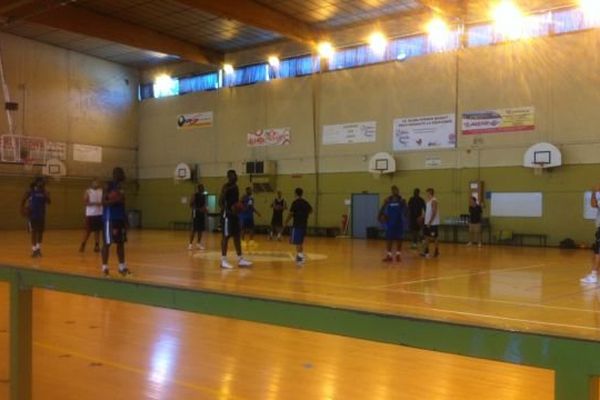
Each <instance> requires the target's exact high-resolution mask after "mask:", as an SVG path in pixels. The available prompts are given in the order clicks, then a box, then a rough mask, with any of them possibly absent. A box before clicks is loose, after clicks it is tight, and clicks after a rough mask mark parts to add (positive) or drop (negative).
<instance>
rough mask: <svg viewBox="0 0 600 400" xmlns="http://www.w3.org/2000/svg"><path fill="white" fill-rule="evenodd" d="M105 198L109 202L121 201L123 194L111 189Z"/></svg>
mask: <svg viewBox="0 0 600 400" xmlns="http://www.w3.org/2000/svg"><path fill="white" fill-rule="evenodd" d="M106 199H107V200H108V202H109V203H118V202H121V201H123V194H122V193H121V192H119V191H117V190H112V191H110V192H108V195H107V196H106Z"/></svg>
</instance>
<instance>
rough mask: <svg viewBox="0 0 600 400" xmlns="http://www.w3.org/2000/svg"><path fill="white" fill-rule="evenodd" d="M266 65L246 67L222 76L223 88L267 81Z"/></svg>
mask: <svg viewBox="0 0 600 400" xmlns="http://www.w3.org/2000/svg"><path fill="white" fill-rule="evenodd" d="M265 65H268V64H256V65H248V66H247V67H241V68H237V69H234V70H233V73H229V74H226V73H224V74H223V86H242V85H250V84H252V83H256V82H261V81H266V80H267V67H266V66H265Z"/></svg>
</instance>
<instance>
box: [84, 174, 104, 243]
mask: <svg viewBox="0 0 600 400" xmlns="http://www.w3.org/2000/svg"><path fill="white" fill-rule="evenodd" d="M83 201H84V203H85V232H84V233H83V239H82V241H81V246H79V251H80V252H84V251H85V245H86V243H87V240H88V238H89V237H90V234H91V233H92V232H94V241H95V245H94V251H95V252H96V253H97V252H99V251H100V244H99V241H100V232H101V231H102V188H101V187H100V182H99V181H98V180H97V179H94V180H93V181H92V184H91V186H90V187H89V188H88V189H87V190H86V191H85V194H84V196H83Z"/></svg>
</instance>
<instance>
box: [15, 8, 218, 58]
mask: <svg viewBox="0 0 600 400" xmlns="http://www.w3.org/2000/svg"><path fill="white" fill-rule="evenodd" d="M13 11H14V12H8V13H6V14H5V15H4V16H5V17H7V19H6V23H8V24H10V23H11V22H14V21H21V20H25V21H28V22H35V23H38V24H41V25H45V26H50V27H52V28H57V29H61V30H65V31H69V32H75V33H79V34H81V35H86V36H91V37H96V38H99V39H104V40H108V41H111V42H116V43H121V44H124V45H128V46H132V47H136V48H139V49H145V50H150V51H156V52H158V53H162V54H168V55H174V56H178V57H180V58H182V59H184V60H188V61H192V62H195V63H198V64H209V65H219V64H221V63H222V62H223V60H224V55H223V54H222V53H219V52H217V51H214V50H211V49H206V48H202V47H200V46H197V45H195V44H193V43H190V42H187V41H184V40H181V39H177V38H174V37H172V36H168V35H165V34H162V33H160V32H156V31H153V30H151V29H148V28H144V27H142V26H139V25H135V24H132V23H129V22H125V21H121V20H119V19H116V18H112V17H107V16H104V15H100V14H97V13H94V12H91V11H87V10H85V9H83V8H81V7H76V6H73V5H65V6H60V7H55V8H49V9H46V10H44V11H43V12H35V10H31V8H30V6H25V7H24V8H22V9H17V10H13ZM32 11H33V12H32ZM28 12H29V13H30V14H28Z"/></svg>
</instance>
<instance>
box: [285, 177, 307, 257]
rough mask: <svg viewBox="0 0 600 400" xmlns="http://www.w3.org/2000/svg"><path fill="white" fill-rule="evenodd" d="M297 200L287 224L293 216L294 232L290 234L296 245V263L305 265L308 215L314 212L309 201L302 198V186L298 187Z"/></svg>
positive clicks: (292, 206)
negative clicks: (305, 238)
mask: <svg viewBox="0 0 600 400" xmlns="http://www.w3.org/2000/svg"><path fill="white" fill-rule="evenodd" d="M294 193H296V200H294V201H293V202H292V205H291V206H290V212H289V213H288V216H287V218H286V219H285V225H287V224H288V223H289V222H290V220H291V219H292V218H293V219H294V222H293V223H292V232H291V234H290V243H291V244H295V245H296V264H297V265H303V264H304V261H305V257H304V236H305V235H306V227H307V225H308V216H309V215H310V213H312V207H311V205H310V204H309V203H308V201H306V200H304V199H303V198H302V195H303V193H304V191H303V190H302V188H296V190H295V191H294Z"/></svg>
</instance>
